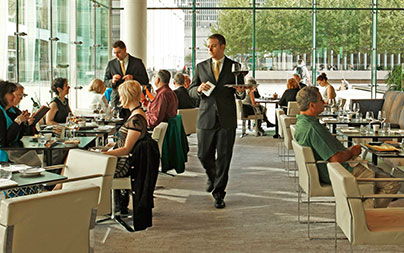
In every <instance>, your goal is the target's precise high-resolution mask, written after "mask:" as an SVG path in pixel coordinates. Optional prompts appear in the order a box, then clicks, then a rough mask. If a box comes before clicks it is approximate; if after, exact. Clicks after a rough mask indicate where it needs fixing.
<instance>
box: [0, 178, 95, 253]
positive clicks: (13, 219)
mask: <svg viewBox="0 0 404 253" xmlns="http://www.w3.org/2000/svg"><path fill="white" fill-rule="evenodd" d="M98 195H99V187H97V186H94V185H87V186H83V187H80V186H79V187H76V188H75V189H62V190H59V191H51V192H44V193H40V194H32V195H26V196H21V197H18V198H10V199H4V200H2V201H1V213H0V238H1V239H0V249H1V252H13V253H26V252H93V249H92V247H93V242H92V240H91V239H90V238H91V237H90V230H92V229H93V228H94V226H95V217H96V212H97V206H98Z"/></svg>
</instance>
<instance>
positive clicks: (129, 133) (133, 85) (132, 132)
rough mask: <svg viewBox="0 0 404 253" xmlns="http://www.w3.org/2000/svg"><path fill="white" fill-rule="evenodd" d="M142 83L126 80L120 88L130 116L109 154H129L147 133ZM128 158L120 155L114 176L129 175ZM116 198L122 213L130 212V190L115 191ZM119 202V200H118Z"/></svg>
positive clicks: (120, 95)
mask: <svg viewBox="0 0 404 253" xmlns="http://www.w3.org/2000/svg"><path fill="white" fill-rule="evenodd" d="M141 92H142V91H141V88H140V84H139V82H137V81H134V80H128V81H125V82H124V83H123V84H121V85H120V86H119V88H118V93H119V102H120V103H121V105H122V107H123V108H125V109H129V110H130V116H129V117H128V120H127V121H126V122H125V124H124V125H123V126H122V127H121V128H120V129H119V132H118V141H117V143H116V144H115V145H114V149H113V150H110V151H107V152H104V154H107V155H114V156H124V155H128V154H129V153H130V152H131V151H132V149H133V147H134V146H135V144H136V142H137V141H138V140H141V139H143V138H144V137H145V136H146V133H147V121H146V115H145V113H144V112H143V110H142V106H141V104H140V97H141ZM127 161H128V159H126V158H122V157H120V158H119V159H118V164H117V166H116V170H115V175H114V177H116V178H120V177H127V176H129V174H130V173H129V167H130V166H129V164H128V162H127ZM114 194H115V199H119V205H120V206H119V207H118V206H117V207H116V208H120V211H121V214H125V213H127V212H128V204H129V191H126V190H122V191H120V190H117V191H115V193H114ZM116 202H118V201H116Z"/></svg>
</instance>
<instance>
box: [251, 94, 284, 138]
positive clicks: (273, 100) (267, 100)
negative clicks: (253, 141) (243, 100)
mask: <svg viewBox="0 0 404 253" xmlns="http://www.w3.org/2000/svg"><path fill="white" fill-rule="evenodd" d="M255 102H257V103H259V104H264V106H265V109H266V111H268V108H267V104H275V109H276V108H278V107H279V98H274V97H269V98H267V97H261V98H256V99H255ZM273 137H274V138H278V137H279V123H278V118H277V117H276V111H275V135H274V136H273Z"/></svg>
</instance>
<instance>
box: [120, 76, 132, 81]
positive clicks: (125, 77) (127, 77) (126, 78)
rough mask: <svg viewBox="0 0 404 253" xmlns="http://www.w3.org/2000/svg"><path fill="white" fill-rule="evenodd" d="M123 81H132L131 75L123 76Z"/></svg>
mask: <svg viewBox="0 0 404 253" xmlns="http://www.w3.org/2000/svg"><path fill="white" fill-rule="evenodd" d="M122 79H123V80H125V81H127V80H133V76H132V75H124V76H123V77H122Z"/></svg>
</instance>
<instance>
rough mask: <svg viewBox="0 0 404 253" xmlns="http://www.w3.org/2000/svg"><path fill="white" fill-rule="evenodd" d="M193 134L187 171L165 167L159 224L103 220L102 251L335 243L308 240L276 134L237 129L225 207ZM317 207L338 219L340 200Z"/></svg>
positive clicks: (98, 245) (99, 231)
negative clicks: (128, 227)
mask: <svg viewBox="0 0 404 253" xmlns="http://www.w3.org/2000/svg"><path fill="white" fill-rule="evenodd" d="M237 136H239V134H238V135H237ZM189 140H190V148H191V151H190V153H189V162H188V163H187V166H186V172H185V173H183V174H181V175H176V176H175V177H171V176H167V175H159V179H158V189H157V190H156V191H155V208H154V210H153V227H151V228H149V229H147V230H146V231H140V232H135V233H129V232H126V231H125V230H123V229H122V228H121V227H120V226H118V225H116V224H112V223H108V222H107V223H103V224H100V225H97V226H96V229H95V232H96V233H95V252H116V253H118V252H333V251H334V241H333V240H308V239H307V225H305V224H299V223H298V222H297V204H296V196H297V193H296V181H295V179H294V178H289V177H288V175H287V174H286V172H285V169H284V168H285V166H286V164H285V163H284V162H282V161H281V160H280V158H279V157H278V153H277V152H278V149H277V140H276V139H273V138H272V134H269V135H267V136H264V137H254V136H253V135H250V136H246V137H244V138H242V139H240V138H239V137H237V140H236V145H235V148H234V154H233V160H232V165H231V169H230V179H229V184H228V187H227V196H226V198H225V201H226V208H225V209H221V210H218V209H215V208H214V207H213V198H212V197H211V195H210V194H209V193H206V192H205V184H206V176H205V174H204V170H203V168H202V167H201V165H200V163H199V161H198V159H197V157H196V151H197V150H196V137H195V135H192V136H190V139H189ZM290 166H291V167H293V166H294V164H293V163H291V164H290ZM304 211H306V209H303V212H304ZM312 212H313V214H312V216H313V218H315V219H322V220H327V219H331V218H332V217H333V206H332V205H330V204H318V205H315V206H314V207H313V208H312ZM312 231H313V234H314V235H315V236H328V237H332V236H333V235H334V224H323V225H313V226H312ZM340 236H342V233H341V232H340ZM338 249H339V251H340V252H346V251H348V250H349V244H348V241H347V240H340V241H338ZM400 251H401V252H404V249H403V248H402V247H395V246H383V247H374V246H356V247H355V252H400Z"/></svg>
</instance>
